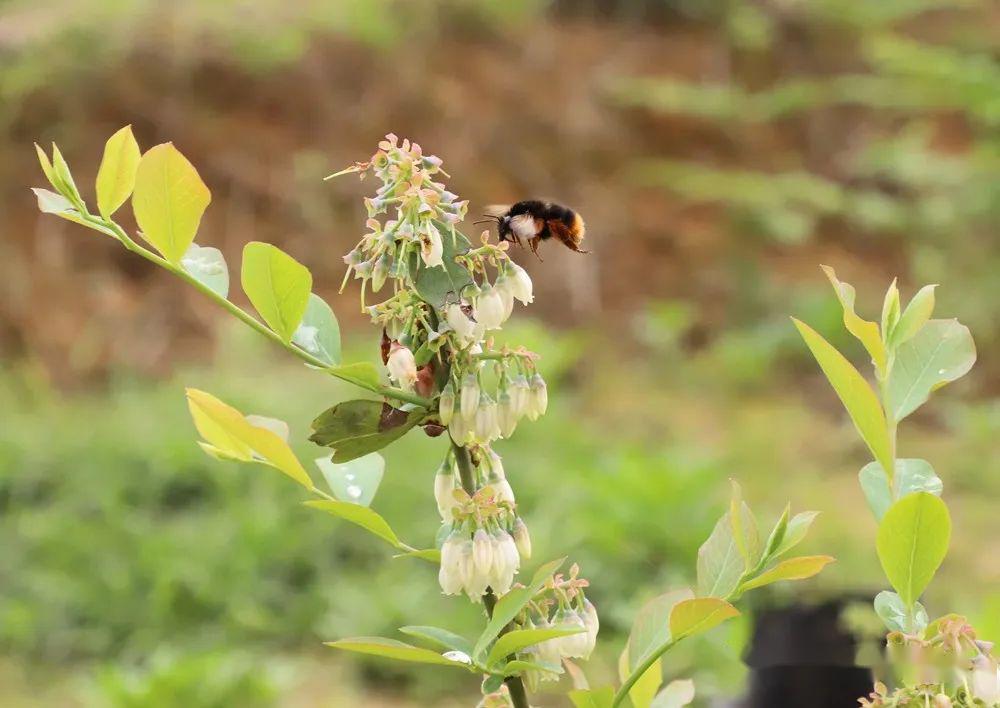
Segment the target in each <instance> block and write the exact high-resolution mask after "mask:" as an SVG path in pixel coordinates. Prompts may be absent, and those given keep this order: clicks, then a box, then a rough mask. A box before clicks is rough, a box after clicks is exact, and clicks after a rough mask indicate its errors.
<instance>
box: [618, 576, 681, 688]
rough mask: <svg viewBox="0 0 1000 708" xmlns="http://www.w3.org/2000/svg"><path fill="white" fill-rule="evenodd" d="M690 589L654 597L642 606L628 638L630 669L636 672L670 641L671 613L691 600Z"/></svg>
mask: <svg viewBox="0 0 1000 708" xmlns="http://www.w3.org/2000/svg"><path fill="white" fill-rule="evenodd" d="M693 597H694V593H693V592H691V590H689V589H688V588H684V589H681V590H672V591H670V592H667V593H664V594H662V595H658V596H656V597H654V598H653V599H652V600H650V601H649V602H647V603H646V604H645V605H643V606H642V609H640V610H639V612H638V613H637V614H636V616H635V620H634V621H633V623H632V632H631V633H630V634H629V637H628V645H627V646H628V656H629V669H630V670H632V671H634V670H635V669H637V668H638V667H639V665H640V664H642V662H644V661H645V660H646V659H647V658H648V657H649V656H651V655H652V654H653V653H655V652H656V651H658V650H659V649H660V648H661V647H663V646H664V645H665V644H667V643H668V642H669V641H670V611H671V610H672V609H673V608H674V605H676V604H677V603H678V602H681V601H683V600H690V599H691V598H693Z"/></svg>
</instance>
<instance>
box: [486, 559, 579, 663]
mask: <svg viewBox="0 0 1000 708" xmlns="http://www.w3.org/2000/svg"><path fill="white" fill-rule="evenodd" d="M565 560H566V559H565V558H560V559H559V560H554V561H549V562H548V563H546V564H545V565H543V566H541V567H540V568H539V569H538V570H536V571H535V574H534V575H533V576H532V577H531V582H529V583H528V584H527V586H525V587H519V588H514V589H513V590H511V591H510V592H508V593H507V594H506V595H504V596H503V597H501V598H500V601H499V602H497V604H496V606H495V607H494V608H493V617H491V618H490V621H489V622H488V623H487V624H486V629H484V630H483V633H482V634H481V635H479V639H477V640H476V646H475V647H474V648H473V656H475V657H481V656H482V655H483V653H484V652H485V651H486V647H487V646H489V643H490V642H492V641H493V640H494V639H496V638H497V636H498V635H499V634H500V632H501V631H502V630H503V628H504V627H506V626H507V625H508V624H509V623H510V621H511V620H512V619H514V618H515V617H517V614H518V613H519V612H520V611H521V610H522V609H524V607H525V605H527V604H528V603H529V602H530V601H531V599H532V598H533V597H534V596H535V595H537V594H538V591H539V590H541V589H542V586H543V585H545V583H546V582H547V581H548V579H549V578H550V577H552V574H553V573H554V572H556V571H557V570H558V569H559V566H561V565H562V564H563V562H564V561H565Z"/></svg>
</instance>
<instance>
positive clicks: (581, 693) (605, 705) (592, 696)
mask: <svg viewBox="0 0 1000 708" xmlns="http://www.w3.org/2000/svg"><path fill="white" fill-rule="evenodd" d="M614 698H615V690H614V689H613V688H612V687H611V686H602V687H601V688H594V689H584V688H580V689H577V690H575V691H570V692H569V699H570V700H571V701H572V702H573V708H611V704H612V703H613V702H614Z"/></svg>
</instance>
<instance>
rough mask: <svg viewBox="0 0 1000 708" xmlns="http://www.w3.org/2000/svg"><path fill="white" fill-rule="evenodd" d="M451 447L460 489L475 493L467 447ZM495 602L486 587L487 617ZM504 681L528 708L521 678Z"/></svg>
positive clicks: (515, 699) (518, 704)
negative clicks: (460, 482) (460, 485)
mask: <svg viewBox="0 0 1000 708" xmlns="http://www.w3.org/2000/svg"><path fill="white" fill-rule="evenodd" d="M451 449H452V451H453V452H454V454H455V462H456V463H457V464H458V476H459V478H460V479H461V481H462V489H464V490H465V493H466V494H468V495H469V496H470V497H471V496H472V495H473V494H475V493H476V479H475V470H473V468H472V456H471V455H469V449H468V448H467V447H463V446H461V445H459V444H457V443H456V442H455V441H454V440H452V442H451ZM496 604H497V596H496V595H494V594H493V589H492V588H486V593H485V594H484V595H483V606H484V607H485V608H486V615H487V617H490V618H491V619H492V617H493V608H494V607H496ZM507 630H508V627H504V628H503V629H502V630H500V634H504V633H505V632H506V631H507ZM508 658H509V657H508ZM504 683H505V684H507V690H508V691H509V692H510V699H511V701H512V702H513V704H514V708H530V705H529V704H528V694H527V693H526V692H525V690H524V681H522V680H521V677H520V676H508V677H507V678H505V679H504Z"/></svg>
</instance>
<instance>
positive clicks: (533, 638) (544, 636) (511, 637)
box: [486, 627, 587, 666]
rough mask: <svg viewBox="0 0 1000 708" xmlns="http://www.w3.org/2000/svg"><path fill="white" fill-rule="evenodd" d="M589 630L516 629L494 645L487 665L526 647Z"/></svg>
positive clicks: (501, 637) (553, 628)
mask: <svg viewBox="0 0 1000 708" xmlns="http://www.w3.org/2000/svg"><path fill="white" fill-rule="evenodd" d="M586 631H587V630H586V629H584V628H583V627H580V628H579V629H562V628H560V627H543V628H540V629H516V630H514V631H513V632H507V634H502V635H500V637H499V638H498V639H497V640H496V642H495V643H494V644H493V647H492V648H491V649H490V652H489V654H487V655H486V665H487V666H493V665H494V664H496V663H498V662H500V661H503V660H504V659H506V658H507V656H508V655H510V654H514V653H516V652H519V651H521V650H522V649H524V648H525V647H530V646H532V645H534V644H539V643H541V642H544V641H546V640H548V639H556V638H558V637H568V636H570V635H571V634H581V633H583V632H586Z"/></svg>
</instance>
